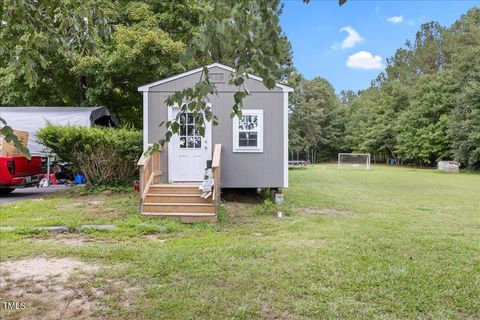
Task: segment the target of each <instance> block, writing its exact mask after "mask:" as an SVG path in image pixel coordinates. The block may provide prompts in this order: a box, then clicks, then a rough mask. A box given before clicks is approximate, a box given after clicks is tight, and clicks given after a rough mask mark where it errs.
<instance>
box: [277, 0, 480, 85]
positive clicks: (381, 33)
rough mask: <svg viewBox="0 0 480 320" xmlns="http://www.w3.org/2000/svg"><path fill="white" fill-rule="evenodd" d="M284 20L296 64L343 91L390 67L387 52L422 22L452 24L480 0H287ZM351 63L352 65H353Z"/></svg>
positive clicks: (402, 43) (307, 72) (297, 66)
mask: <svg viewBox="0 0 480 320" xmlns="http://www.w3.org/2000/svg"><path fill="white" fill-rule="evenodd" d="M283 3H284V5H285V7H284V11H283V14H282V16H281V17H280V23H281V25H282V28H283V31H284V32H285V33H286V35H287V36H288V38H289V39H290V41H291V43H292V47H293V60H294V65H295V67H296V68H297V69H298V70H299V71H300V72H301V73H302V74H303V75H304V76H305V77H306V78H307V79H312V78H314V77H315V76H321V77H323V78H326V79H327V80H329V81H330V82H331V83H332V85H333V86H334V88H335V90H336V91H337V92H340V90H342V89H352V90H355V91H356V90H358V89H364V88H367V87H368V86H369V85H370V81H371V80H372V79H374V78H375V77H376V76H377V75H378V74H379V72H381V71H382V70H383V69H384V66H385V64H386V58H389V57H391V56H392V55H393V54H394V52H395V50H396V49H397V48H399V47H401V46H403V45H404V44H405V41H406V40H407V39H411V40H413V39H414V38H415V33H416V32H417V31H418V30H419V28H420V25H421V24H422V23H425V22H429V21H438V22H439V23H440V24H442V25H444V26H450V25H451V24H452V23H453V22H454V21H455V20H457V19H458V18H459V17H460V16H461V15H462V14H464V13H466V12H467V11H468V9H470V8H473V7H475V6H477V7H478V6H480V1H478V0H477V1H458V0H452V1H446V0H443V1H442V0H440V1H433V0H431V1H414V0H412V1H406V0H404V1H401V0H400V1H355V0H349V1H348V2H347V3H346V4H345V5H344V6H342V7H339V6H338V2H337V1H336V0H331V1H328V0H321V1H318V0H317V1H315V0H312V1H311V2H310V3H309V4H304V3H303V2H302V1H301V0H290V1H288V0H287V1H285V0H284V1H283ZM347 64H348V65H347Z"/></svg>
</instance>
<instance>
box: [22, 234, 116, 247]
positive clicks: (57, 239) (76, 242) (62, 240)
mask: <svg viewBox="0 0 480 320" xmlns="http://www.w3.org/2000/svg"><path fill="white" fill-rule="evenodd" d="M29 241H30V242H32V243H39V244H41V243H44V244H65V245H68V246H84V245H88V244H95V243H106V244H108V243H116V242H117V241H116V240H115V239H99V238H94V237H85V236H83V235H78V234H75V233H73V234H65V235H64V234H57V235H54V236H52V237H47V238H30V239H29Z"/></svg>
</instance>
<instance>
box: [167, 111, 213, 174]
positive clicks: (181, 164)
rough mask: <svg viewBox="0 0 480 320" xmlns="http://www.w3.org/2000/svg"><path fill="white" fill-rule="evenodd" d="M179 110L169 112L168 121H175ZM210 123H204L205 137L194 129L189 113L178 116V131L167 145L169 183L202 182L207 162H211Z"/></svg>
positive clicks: (191, 116) (193, 122)
mask: <svg viewBox="0 0 480 320" xmlns="http://www.w3.org/2000/svg"><path fill="white" fill-rule="evenodd" d="M179 111H180V108H174V109H173V112H170V114H171V117H170V120H172V119H175V117H176V116H177V114H178V113H179ZM210 146H211V123H210V122H206V128H205V137H202V136H200V133H199V132H198V129H195V118H194V117H193V114H192V113H191V112H188V113H182V114H181V115H180V131H179V133H178V134H175V135H173V136H172V138H171V139H170V143H169V144H168V157H169V159H168V160H169V161H168V163H169V179H168V180H169V181H170V182H188V181H192V182H197V181H202V180H203V177H204V174H205V168H206V167H207V160H211V154H212V153H211V149H210Z"/></svg>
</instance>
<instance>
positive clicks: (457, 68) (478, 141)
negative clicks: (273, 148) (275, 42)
mask: <svg viewBox="0 0 480 320" xmlns="http://www.w3.org/2000/svg"><path fill="white" fill-rule="evenodd" d="M289 83H290V84H291V85H293V86H294V87H295V88H296V92H295V93H294V94H293V96H292V101H291V103H292V106H291V110H290V134H289V135H290V157H291V158H293V159H296V157H301V158H303V159H309V160H311V161H325V160H330V159H334V158H335V157H336V155H337V153H339V152H368V153H371V154H372V160H373V159H374V160H376V161H386V160H387V159H394V160H395V161H396V162H397V163H400V164H412V165H419V166H434V165H435V164H436V162H437V161H438V160H447V159H449V160H450V159H455V160H457V161H459V162H460V163H461V164H462V165H463V166H464V167H468V168H471V169H476V170H478V169H480V9H478V8H473V9H471V10H469V11H468V13H466V14H465V15H463V16H462V17H461V18H460V19H459V20H458V21H456V22H455V23H453V25H452V26H450V27H444V26H441V25H440V24H439V23H437V22H430V23H426V24H424V25H422V26H421V28H420V30H419V31H418V32H417V34H416V37H415V39H414V40H413V41H407V42H406V44H405V46H404V47H402V48H399V49H398V50H397V51H396V52H395V54H394V55H393V56H392V57H391V58H390V59H387V66H386V69H385V71H384V72H382V73H380V74H379V75H378V76H377V78H376V79H375V80H373V81H372V83H371V85H370V87H369V88H368V89H366V90H361V91H359V92H357V93H355V92H353V91H342V92H341V93H340V95H339V96H336V95H335V93H334V89H333V87H332V86H331V85H330V84H329V83H328V81H326V80H325V79H322V78H315V79H313V80H305V79H304V78H303V77H302V76H301V75H299V74H298V73H295V72H294V73H292V74H291V75H290V79H289Z"/></svg>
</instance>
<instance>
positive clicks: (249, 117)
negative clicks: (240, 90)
mask: <svg viewBox="0 0 480 320" xmlns="http://www.w3.org/2000/svg"><path fill="white" fill-rule="evenodd" d="M233 152H263V110H252V109H249V110H246V109H244V110H242V116H241V117H240V118H239V117H234V118H233Z"/></svg>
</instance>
